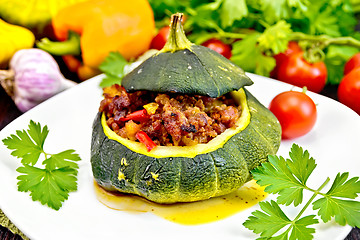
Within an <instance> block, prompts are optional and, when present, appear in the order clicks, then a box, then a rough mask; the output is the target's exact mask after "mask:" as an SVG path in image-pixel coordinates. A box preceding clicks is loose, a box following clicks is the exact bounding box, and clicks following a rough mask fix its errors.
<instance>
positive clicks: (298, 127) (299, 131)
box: [269, 91, 317, 139]
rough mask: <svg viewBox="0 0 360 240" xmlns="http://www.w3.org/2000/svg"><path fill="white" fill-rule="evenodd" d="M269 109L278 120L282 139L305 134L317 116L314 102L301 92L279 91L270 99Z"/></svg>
mask: <svg viewBox="0 0 360 240" xmlns="http://www.w3.org/2000/svg"><path fill="white" fill-rule="evenodd" d="M269 109H270V111H271V112H272V113H273V114H274V115H275V116H276V117H277V119H278V120H279V122H280V125H281V130H282V138H283V139H292V138H296V137H300V136H303V135H305V134H306V133H308V132H309V131H310V130H311V129H312V128H313V126H314V125H315V122H316V118H317V111H316V105H315V103H314V102H313V100H312V99H311V98H310V97H309V96H308V95H306V94H305V93H303V92H296V91H286V92H283V93H280V94H279V95H277V96H276V97H275V98H274V99H273V100H272V101H271V103H270V105H269Z"/></svg>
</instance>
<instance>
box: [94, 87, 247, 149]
mask: <svg viewBox="0 0 360 240" xmlns="http://www.w3.org/2000/svg"><path fill="white" fill-rule="evenodd" d="M99 111H100V112H104V113H105V114H106V119H107V124H108V126H109V127H110V128H111V129H112V130H113V131H114V132H115V133H116V134H118V135H119V136H121V137H123V138H128V139H130V140H136V134H137V133H138V132H140V131H142V132H144V133H145V134H147V135H148V136H149V137H150V139H152V141H153V142H154V143H155V144H156V145H158V146H190V145H195V144H198V143H208V142H209V141H210V140H211V139H213V138H215V137H216V136H218V135H219V134H221V133H222V132H224V131H225V130H226V129H227V128H233V127H236V126H235V124H236V121H237V120H238V119H239V117H240V115H241V107H240V106H237V105H236V104H235V102H234V100H233V99H232V98H231V96H230V95H229V94H226V95H224V96H221V97H219V98H210V97H206V96H200V95H195V96H189V95H181V94H176V93H170V94H162V93H154V92H149V91H136V92H134V93H127V92H126V91H125V89H124V88H123V87H121V86H119V85H113V86H111V87H107V88H104V99H103V100H102V101H101V103H100V108H99Z"/></svg>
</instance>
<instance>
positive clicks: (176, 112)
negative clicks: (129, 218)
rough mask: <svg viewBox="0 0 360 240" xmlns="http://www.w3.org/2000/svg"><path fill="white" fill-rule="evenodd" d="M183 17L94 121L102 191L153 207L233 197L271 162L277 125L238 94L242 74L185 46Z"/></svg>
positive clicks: (110, 93)
mask: <svg viewBox="0 0 360 240" xmlns="http://www.w3.org/2000/svg"><path fill="white" fill-rule="evenodd" d="M181 18H182V14H174V15H173V16H172V19H171V25H170V27H171V30H170V35H169V40H168V42H167V43H166V45H165V46H164V48H163V49H162V50H161V51H160V52H159V53H157V54H154V55H153V56H152V57H150V58H149V59H147V60H146V61H144V62H143V63H142V64H141V65H139V66H138V67H137V68H135V69H134V70H133V71H132V72H130V73H129V74H127V75H126V76H125V77H124V78H123V80H122V83H121V86H120V85H115V86H112V87H111V88H108V89H106V90H104V96H105V98H104V100H103V101H102V102H101V104H100V111H99V113H98V114H97V115H96V117H95V120H94V123H93V133H92V143H91V164H92V171H93V175H94V178H95V180H96V182H97V183H98V184H99V185H100V186H101V187H103V188H104V189H106V190H109V191H119V192H122V193H130V194H136V195H139V196H142V197H144V198H146V199H148V200H151V201H154V202H158V203H175V202H192V201H198V200H204V199H209V198H211V197H215V196H220V195H224V194H227V193H230V192H232V191H234V190H236V189H238V188H239V187H240V186H242V185H243V184H244V183H245V182H247V181H249V180H250V179H251V178H252V176H251V173H250V171H251V170H252V169H254V168H255V167H257V166H258V165H259V164H261V163H262V162H264V161H267V156H268V155H269V154H275V153H276V152H277V150H278V148H279V145H280V140H281V127H280V124H279V122H278V120H277V119H276V118H275V116H274V115H273V114H272V113H271V112H270V111H269V110H268V109H267V108H266V107H264V106H263V105H262V104H261V103H260V102H259V101H258V100H257V99H256V98H255V97H254V96H253V95H251V93H250V92H249V91H247V90H246V89H245V88H244V87H245V86H249V85H251V84H252V81H251V80H250V79H249V78H248V77H247V76H246V75H245V72H244V71H243V70H242V69H241V68H239V67H237V66H236V65H234V64H233V63H232V62H231V61H229V60H228V59H226V58H224V57H223V56H221V55H220V54H218V53H216V52H214V51H212V50H210V49H208V48H206V47H203V46H198V45H195V44H192V43H191V42H189V41H188V40H187V38H186V36H185V34H184V32H183V30H182V25H181Z"/></svg>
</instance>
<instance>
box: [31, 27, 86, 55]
mask: <svg viewBox="0 0 360 240" xmlns="http://www.w3.org/2000/svg"><path fill="white" fill-rule="evenodd" d="M36 46H37V47H38V48H40V49H42V50H44V51H46V52H48V53H50V54H52V55H57V56H63V55H80V54H81V46H80V35H79V34H77V33H75V32H71V31H70V32H69V39H68V40H66V41H63V42H53V41H51V40H49V39H48V38H43V39H41V40H40V41H38V42H37V43H36Z"/></svg>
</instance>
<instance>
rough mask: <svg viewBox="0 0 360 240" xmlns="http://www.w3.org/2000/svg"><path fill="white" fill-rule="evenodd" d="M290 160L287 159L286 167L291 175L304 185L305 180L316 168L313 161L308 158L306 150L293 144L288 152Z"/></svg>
mask: <svg viewBox="0 0 360 240" xmlns="http://www.w3.org/2000/svg"><path fill="white" fill-rule="evenodd" d="M289 156H290V158H291V159H288V161H287V165H288V167H289V169H290V171H291V172H292V173H293V175H294V176H295V177H296V178H297V179H299V180H300V182H301V183H302V184H306V181H307V179H308V178H309V177H310V175H311V173H312V172H313V171H314V169H315V167H316V163H315V159H314V158H312V157H310V154H309V152H308V151H307V150H305V151H304V150H303V149H302V147H300V146H298V145H296V144H294V145H292V147H291V151H290V152H289Z"/></svg>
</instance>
